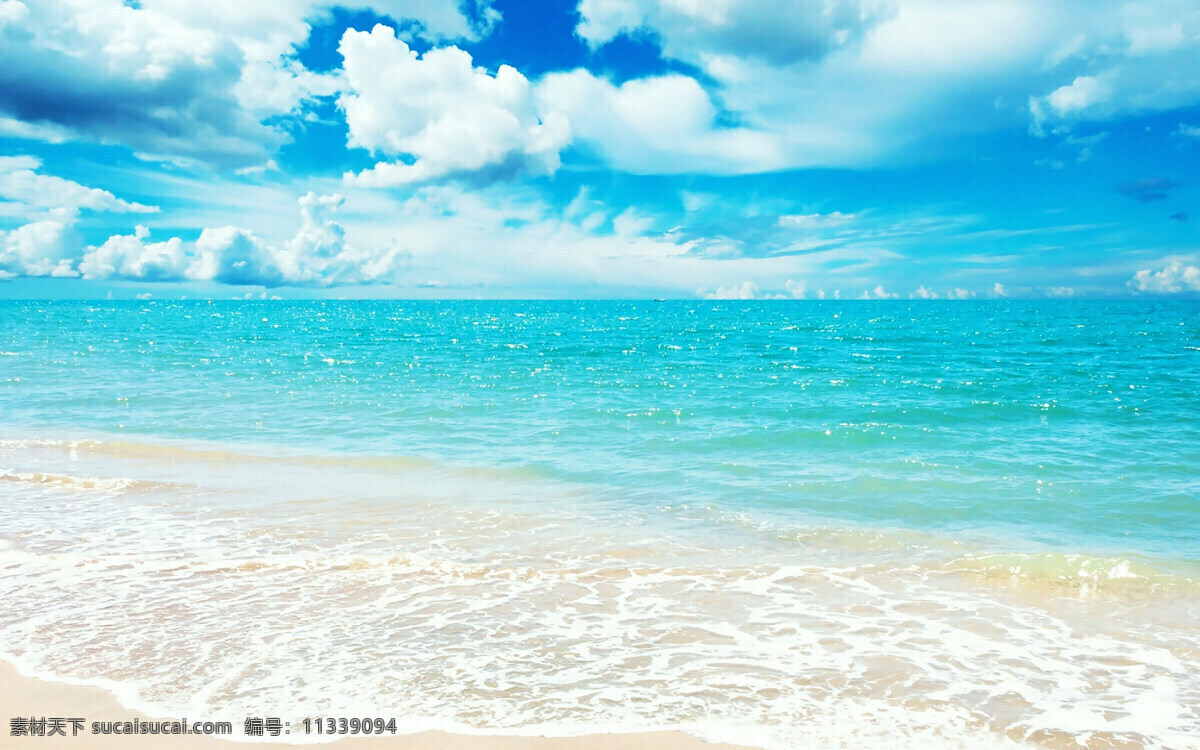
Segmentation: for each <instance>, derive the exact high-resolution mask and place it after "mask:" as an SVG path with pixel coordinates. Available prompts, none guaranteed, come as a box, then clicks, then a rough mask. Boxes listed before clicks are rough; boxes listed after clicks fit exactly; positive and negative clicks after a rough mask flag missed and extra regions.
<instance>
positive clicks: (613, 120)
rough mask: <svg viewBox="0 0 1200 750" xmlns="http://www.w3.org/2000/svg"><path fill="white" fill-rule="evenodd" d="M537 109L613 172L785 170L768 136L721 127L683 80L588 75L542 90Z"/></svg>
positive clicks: (553, 81)
mask: <svg viewBox="0 0 1200 750" xmlns="http://www.w3.org/2000/svg"><path fill="white" fill-rule="evenodd" d="M537 99H538V102H539V106H540V107H541V108H542V109H544V110H547V111H562V112H565V113H566V114H567V116H568V117H569V118H570V125H571V131H572V133H573V134H574V135H575V136H576V138H577V140H579V141H580V142H581V143H582V144H584V145H586V146H587V147H589V148H590V149H591V150H592V151H594V152H596V153H597V154H599V155H600V156H601V157H602V158H604V159H605V161H607V162H608V163H609V164H611V165H612V166H614V167H616V168H618V169H622V170H625V171H627V172H635V173H643V174H645V173H650V174H665V173H679V172H691V171H706V172H717V173H728V174H737V173H747V172H761V171H767V170H770V169H773V168H775V167H776V166H778V165H779V164H780V163H781V154H780V153H779V151H778V148H779V147H778V144H777V143H776V142H775V139H774V138H773V137H772V136H771V135H770V134H768V133H764V132H758V131H755V130H752V129H749V128H744V127H731V128H730V127H721V126H719V125H718V123H717V120H718V116H719V114H720V111H719V109H718V107H717V106H716V105H715V104H714V102H713V100H712V98H711V96H710V95H709V93H708V92H706V91H705V90H704V88H703V87H702V86H701V85H700V84H699V83H697V82H696V80H695V79H693V78H690V77H688V76H684V75H666V76H657V77H653V78H641V79H635V80H631V81H626V82H625V83H623V84H621V85H619V86H618V85H614V84H612V83H610V82H609V81H607V80H605V79H604V78H601V77H598V76H596V75H594V74H592V73H590V72H588V71H585V70H575V71H572V72H569V73H554V74H551V75H548V76H546V77H545V78H543V79H542V81H541V82H540V83H539V84H538V87H537Z"/></svg>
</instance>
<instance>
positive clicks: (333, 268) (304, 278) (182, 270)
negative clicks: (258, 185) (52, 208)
mask: <svg viewBox="0 0 1200 750" xmlns="http://www.w3.org/2000/svg"><path fill="white" fill-rule="evenodd" d="M298 203H299V206H300V217H301V221H300V227H299V229H298V230H297V231H296V234H295V236H293V237H292V238H291V239H290V240H288V241H287V242H285V243H283V245H282V246H279V245H273V244H270V243H267V242H265V241H263V240H262V239H260V238H259V237H258V236H257V235H255V233H254V232H252V231H250V230H248V229H244V228H241V227H234V226H225V227H209V228H206V229H204V230H203V231H202V232H201V233H200V236H199V238H197V239H196V241H195V242H194V243H185V242H183V241H182V240H181V239H180V238H178V237H172V238H170V239H168V240H166V241H165V242H147V239H148V238H149V236H150V232H149V230H148V229H146V228H145V227H143V226H138V227H137V229H136V230H135V232H134V233H133V234H131V235H114V236H112V237H110V238H108V240H106V241H105V242H104V243H103V244H102V245H100V246H99V247H90V248H88V249H87V251H86V252H85V253H84V255H83V257H82V259H81V260H80V262H79V271H80V272H81V273H82V274H83V277H84V278H87V279H127V280H135V281H185V280H187V281H212V282H216V283H219V284H228V285H232V286H266V287H278V286H335V285H342V284H369V283H375V282H381V281H389V280H394V279H395V278H396V276H397V274H398V273H400V272H401V271H403V270H404V269H405V267H406V266H407V263H408V261H409V260H410V259H411V254H410V253H409V252H408V251H407V250H406V249H404V248H403V247H401V246H400V245H399V244H397V243H395V242H392V243H389V244H385V245H383V246H381V247H378V248H374V249H364V248H359V247H356V246H354V245H351V244H350V243H348V242H347V241H346V232H345V230H344V229H343V228H342V226H341V225H340V224H338V223H337V222H336V221H334V220H333V218H332V217H333V215H334V214H335V213H336V212H337V210H338V209H339V208H340V207H341V206H342V204H343V203H344V198H343V197H342V196H340V195H317V194H316V193H312V192H310V193H308V194H307V195H304V196H303V197H301V198H300V199H299V201H298Z"/></svg>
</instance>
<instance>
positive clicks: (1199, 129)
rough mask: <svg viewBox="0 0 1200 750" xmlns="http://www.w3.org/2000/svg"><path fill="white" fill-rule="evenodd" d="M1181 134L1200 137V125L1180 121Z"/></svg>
mask: <svg viewBox="0 0 1200 750" xmlns="http://www.w3.org/2000/svg"><path fill="white" fill-rule="evenodd" d="M1179 134H1180V135H1186V136H1188V137H1190V138H1200V126H1198V125H1186V124H1184V123H1182V122H1181V123H1179Z"/></svg>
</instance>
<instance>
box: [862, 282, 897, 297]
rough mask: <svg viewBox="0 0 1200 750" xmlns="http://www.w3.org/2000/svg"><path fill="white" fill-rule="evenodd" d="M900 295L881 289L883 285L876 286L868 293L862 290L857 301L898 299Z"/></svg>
mask: <svg viewBox="0 0 1200 750" xmlns="http://www.w3.org/2000/svg"><path fill="white" fill-rule="evenodd" d="M899 298H900V295H899V294H895V293H893V292H889V291H888V290H886V289H884V288H883V284H880V285H878V286H876V287H875V288H874V289H871V290H870V291H866V290H864V291H863V293H862V294H861V295H859V299H899Z"/></svg>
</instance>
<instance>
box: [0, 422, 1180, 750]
mask: <svg viewBox="0 0 1200 750" xmlns="http://www.w3.org/2000/svg"><path fill="white" fill-rule="evenodd" d="M46 447H47V446H45V445H42V444H34V443H24V444H22V445H20V446H17V447H13V448H11V449H10V450H9V451H8V453H7V454H6V461H8V462H9V464H10V465H12V466H13V467H14V468H12V469H11V470H10V471H9V472H7V473H6V476H7V475H12V476H15V477H29V478H30V480H26V479H20V480H19V481H11V482H4V483H0V497H2V498H3V502H4V504H5V507H6V509H10V510H11V512H8V513H6V514H5V515H4V516H3V517H0V539H3V540H4V541H5V542H6V544H4V545H0V591H2V592H3V599H4V601H16V602H21V603H22V604H21V607H19V608H10V609H9V610H8V611H6V612H4V613H0V643H3V644H4V648H5V649H6V650H7V651H8V652H9V654H8V655H9V656H10V657H11V658H12V659H13V660H14V661H15V662H16V663H18V664H19V665H20V666H21V668H22V669H23V670H24V671H26V672H30V673H37V674H41V675H46V676H51V675H53V676H59V677H67V678H71V679H73V680H75V681H81V682H86V683H91V684H99V685H101V686H104V687H107V688H109V689H113V690H115V691H116V692H117V693H118V695H119V697H120V698H121V699H122V701H124V702H126V703H127V704H128V705H131V706H133V707H137V708H141V709H143V710H146V711H148V712H150V713H151V714H154V715H162V716H174V715H179V714H180V713H181V712H183V713H185V714H187V715H189V716H204V717H212V718H224V717H238V716H245V715H255V714H257V715H281V716H283V717H286V718H287V719H289V720H291V721H292V722H293V725H294V726H295V725H296V722H298V721H300V720H302V718H303V717H305V716H308V717H316V716H328V715H334V716H337V715H358V716H363V715H370V716H377V715H384V716H397V717H400V718H403V719H404V729H405V731H419V730H421V729H426V728H441V729H448V730H453V731H471V732H479V733H489V734H493V733H512V734H536V733H553V734H579V733H585V732H598V731H621V730H623V731H631V730H644V729H659V728H681V729H684V730H686V731H689V732H692V733H694V734H697V735H699V736H702V737H705V738H707V739H713V740H725V741H730V742H738V743H743V744H746V743H749V744H758V745H762V746H764V747H771V748H804V747H818V746H819V747H821V748H841V747H846V748H849V747H863V746H867V747H873V746H882V745H887V746H889V747H912V748H917V747H921V748H941V747H945V748H950V747H964V746H969V747H997V748H999V747H1018V746H1022V745H1024V744H1028V743H1035V744H1036V743H1048V744H1053V743H1054V742H1062V743H1065V742H1066V741H1067V740H1069V739H1071V738H1077V739H1079V740H1081V741H1082V740H1086V739H1087V738H1088V737H1093V738H1096V737H1099V738H1103V737H1108V738H1113V739H1120V740H1125V741H1130V742H1136V743H1140V744H1142V745H1144V746H1146V747H1161V748H1169V747H1182V746H1186V741H1187V738H1189V737H1192V736H1196V735H1197V734H1198V733H1200V719H1198V718H1197V716H1196V714H1195V708H1196V707H1197V706H1200V678H1198V677H1197V675H1200V663H1198V659H1200V632H1197V629H1196V628H1195V625H1194V622H1195V620H1194V619H1192V620H1190V621H1189V620H1188V619H1187V617H1188V616H1189V615H1195V614H1196V612H1197V600H1196V598H1195V595H1194V593H1191V592H1188V591H1184V592H1183V593H1182V595H1180V594H1179V592H1178V591H1176V592H1175V594H1176V595H1175V596H1174V597H1173V599H1172V601H1173V602H1174V603H1173V604H1172V605H1171V606H1167V602H1166V600H1162V599H1152V600H1150V601H1149V603H1147V602H1138V601H1131V602H1130V603H1129V610H1128V611H1127V612H1125V613H1121V612H1114V613H1111V615H1110V616H1108V617H1097V616H1096V614H1097V612H1106V613H1107V611H1108V610H1107V609H1105V607H1106V606H1107V605H1105V603H1103V602H1093V601H1091V600H1083V599H1078V598H1068V599H1060V598H1056V596H1054V595H1053V592H1051V594H1052V595H1049V596H1046V595H1042V594H1041V593H1039V592H1038V591H1036V590H1034V589H1029V588H1022V589H1020V590H1019V591H1018V592H1017V593H1016V594H1013V593H1012V592H1010V591H1008V590H1007V589H1000V588H997V587H995V586H989V585H986V584H987V579H988V575H989V573H988V571H994V570H1008V571H1011V570H1013V569H1014V566H1016V569H1021V568H1020V566H1021V565H1026V568H1027V569H1029V570H1033V569H1039V568H1037V565H1038V564H1040V563H1039V561H1037V560H1034V561H1033V563H1030V562H1029V561H1028V560H1026V561H1025V562H1021V560H1020V559H1016V558H1013V559H1009V558H1003V559H1002V558H998V557H995V556H989V555H977V556H974V557H966V558H962V557H960V558H959V559H957V560H952V561H945V562H942V563H938V564H934V563H933V562H930V561H928V560H925V561H921V560H914V558H913V557H912V556H911V555H909V554H908V551H909V550H911V548H913V547H914V546H916V545H918V544H919V543H920V542H919V540H914V539H905V540H901V541H899V542H895V543H894V544H893V545H892V546H891V547H889V546H887V545H883V552H882V553H881V552H880V551H879V550H877V549H870V548H871V547H872V545H871V544H870V543H869V539H870V536H869V535H867V534H866V532H854V531H838V530H836V529H825V530H816V531H814V532H813V533H810V534H803V533H800V532H795V533H793V534H792V535H791V536H790V537H789V536H788V535H787V534H782V533H779V530H778V529H773V528H766V529H764V528H763V527H762V526H761V524H755V523H751V522H749V521H747V522H746V523H737V522H735V521H736V519H731V518H725V519H720V518H718V519H717V520H719V521H721V522H722V523H721V524H718V525H717V526H714V525H713V524H712V523H711V522H710V521H711V520H712V519H711V518H709V517H707V516H706V517H703V518H701V517H699V516H696V517H693V516H689V515H688V513H677V512H673V511H672V512H661V513H660V512H655V513H645V514H637V513H633V512H631V511H630V512H627V513H625V514H620V513H614V512H612V509H611V508H609V507H607V506H605V505H604V504H603V503H602V502H600V501H599V500H596V499H594V498H588V497H586V496H582V497H581V496H578V495H575V494H572V492H573V490H571V488H567V487H560V486H556V485H553V484H551V483H547V482H541V481H539V482H535V483H532V484H531V483H529V482H526V481H524V480H517V479H513V478H512V477H508V478H505V477H504V476H502V475H496V474H492V473H487V472H458V473H455V472H447V471H444V470H441V469H437V468H435V467H429V466H421V465H414V464H408V463H403V462H401V463H397V464H389V463H387V462H375V463H371V462H363V461H359V462H357V463H356V462H348V463H345V462H338V461H326V462H320V461H311V460H310V461H291V460H288V461H284V460H277V459H256V458H255V457H252V456H242V460H240V461H226V460H224V459H222V458H219V457H217V455H218V453H215V452H203V451H200V452H192V453H187V452H180V451H177V452H175V453H172V454H171V459H170V461H164V460H163V458H162V453H161V451H157V452H156V451H155V450H151V449H148V448H145V449H138V450H133V449H130V450H121V451H115V450H108V449H101V450H92V449H91V448H89V449H88V450H86V451H82V452H80V451H75V452H72V451H70V450H62V449H61V448H62V446H59V447H58V448H55V449H53V450H49V451H47V450H45V448H46ZM91 447H92V448H94V447H95V446H91ZM33 461H36V462H38V464H39V465H38V466H36V467H33V466H30V465H29V463H30V462H33ZM35 469H36V470H35ZM118 470H119V473H120V474H121V475H124V476H136V477H142V479H139V480H137V481H139V482H145V483H147V486H152V487H153V490H152V491H149V492H129V491H127V489H128V487H129V486H130V485H126V484H121V483H122V482H129V481H133V480H114V482H115V484H112V485H106V484H104V482H105V481H106V480H104V479H103V477H105V476H115V475H116V474H117V473H118ZM38 476H42V477H45V476H51V477H72V478H75V479H76V480H78V478H80V477H87V478H91V479H89V480H87V481H91V482H93V484H92V485H88V484H87V483H86V481H85V482H82V483H81V482H79V481H75V482H73V483H70V484H69V485H68V486H69V487H70V488H71V491H70V492H68V493H64V492H63V487H62V486H61V485H62V483H61V482H57V481H49V482H47V481H38V480H35V479H33V478H35V477H38ZM110 490H111V491H110ZM80 493H83V494H85V495H86V494H87V493H92V494H91V495H90V496H92V497H95V498H96V499H97V502H87V503H80V502H78V495H79V494H80ZM531 497H532V499H531ZM101 499H102V500H103V501H102V502H101V501H99V500H101ZM700 515H701V516H703V515H704V514H700ZM710 515H711V514H710ZM714 529H716V531H714ZM764 540H767V541H764ZM771 540H774V541H773V542H772V541H771ZM864 540H866V541H864ZM839 544H842V545H844V547H845V549H844V550H843V552H842V553H841V554H839V555H837V556H835V557H832V558H831V557H829V555H828V551H829V550H830V549H833V548H835V547H837V546H838V545H839ZM889 549H890V550H892V551H891V552H889V551H888V550H889ZM976 559H977V560H979V561H981V562H978V564H977V565H975V566H974V567H972V566H971V565H969V564H967V563H966V562H964V560H967V561H969V560H976ZM1126 563H1128V564H1126ZM1047 564H1048V565H1049V568H1048V569H1050V570H1052V571H1056V570H1060V569H1068V570H1073V571H1075V572H1076V573H1077V574H1079V575H1085V576H1088V575H1092V574H1093V572H1094V571H1095V570H1097V569H1098V568H1097V563H1095V562H1094V561H1091V559H1090V558H1080V559H1078V560H1076V559H1075V558H1070V559H1065V560H1057V561H1050V562H1049V563H1047ZM1063 566H1066V568H1063ZM1043 567H1045V565H1043ZM1103 570H1104V572H1102V573H1099V574H1098V575H1099V577H1100V578H1102V579H1104V580H1116V581H1127V580H1132V579H1131V578H1130V576H1133V577H1134V578H1136V577H1137V576H1140V575H1143V571H1141V570H1140V569H1139V568H1138V567H1137V566H1136V565H1135V564H1134V563H1132V562H1130V561H1125V562H1121V561H1118V562H1116V563H1112V564H1109V566H1108V567H1107V568H1104V569H1103ZM964 571H965V572H966V573H967V575H965V576H964ZM979 571H983V573H982V574H980V573H979ZM981 575H982V579H983V580H982V581H980V580H978V579H979V578H980V576H981ZM1031 592H1032V593H1031ZM1151 593H1153V592H1151ZM1172 606H1173V607H1175V609H1172V608H1171V607H1172ZM1180 607H1183V609H1182V610H1180V609H1179V608H1180ZM1056 738H1057V739H1056Z"/></svg>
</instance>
